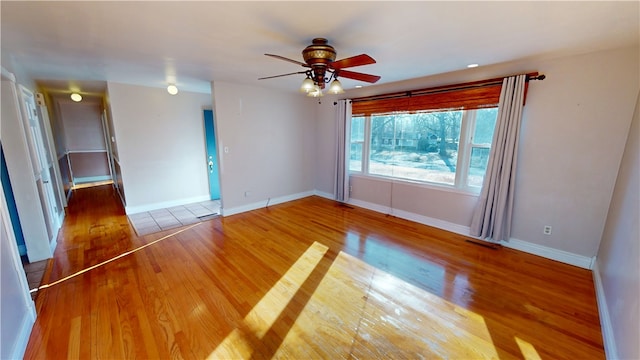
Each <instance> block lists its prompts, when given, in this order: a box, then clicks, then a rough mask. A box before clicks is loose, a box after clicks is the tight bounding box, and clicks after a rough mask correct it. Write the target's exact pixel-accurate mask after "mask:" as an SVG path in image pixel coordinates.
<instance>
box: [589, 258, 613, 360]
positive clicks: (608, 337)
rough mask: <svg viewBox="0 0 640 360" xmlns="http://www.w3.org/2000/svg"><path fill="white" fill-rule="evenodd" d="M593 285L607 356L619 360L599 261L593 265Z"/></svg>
mask: <svg viewBox="0 0 640 360" xmlns="http://www.w3.org/2000/svg"><path fill="white" fill-rule="evenodd" d="M593 283H594V285H595V288H596V300H597V301H598V313H599V314H600V327H601V328H602V339H603V341H604V351H605V355H606V357H607V359H619V358H618V347H617V346H616V339H615V337H614V336H613V325H611V317H610V316H609V308H608V307H607V299H606V297H605V294H604V287H603V285H602V277H601V276H600V269H599V268H598V261H597V259H596V261H594V264H593Z"/></svg>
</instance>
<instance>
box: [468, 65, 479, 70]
mask: <svg viewBox="0 0 640 360" xmlns="http://www.w3.org/2000/svg"><path fill="white" fill-rule="evenodd" d="M467 67H468V68H469V69H471V68H474V67H478V64H469V65H467Z"/></svg>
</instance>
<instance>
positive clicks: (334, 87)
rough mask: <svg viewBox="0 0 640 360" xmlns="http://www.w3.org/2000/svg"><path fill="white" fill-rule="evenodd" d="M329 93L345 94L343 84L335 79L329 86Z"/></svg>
mask: <svg viewBox="0 0 640 360" xmlns="http://www.w3.org/2000/svg"><path fill="white" fill-rule="evenodd" d="M329 93H331V94H344V89H343V88H342V84H341V83H340V81H339V80H338V79H334V80H333V81H332V82H331V85H329Z"/></svg>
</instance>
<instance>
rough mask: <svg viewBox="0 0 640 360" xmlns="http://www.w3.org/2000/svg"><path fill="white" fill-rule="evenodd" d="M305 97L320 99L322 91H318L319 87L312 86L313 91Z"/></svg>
mask: <svg viewBox="0 0 640 360" xmlns="http://www.w3.org/2000/svg"><path fill="white" fill-rule="evenodd" d="M307 96H310V97H322V96H323V94H322V89H320V86H318V85H313V90H311V91H309V93H307Z"/></svg>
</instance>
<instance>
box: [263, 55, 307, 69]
mask: <svg viewBox="0 0 640 360" xmlns="http://www.w3.org/2000/svg"><path fill="white" fill-rule="evenodd" d="M265 55H266V56H271V57H272V58H276V59H280V60H284V61H288V62H292V63H294V64H298V65H302V66H304V67H309V65H308V64H305V63H303V62H301V61H298V60H293V59H289V58H286V57H284V56H280V55H273V54H265Z"/></svg>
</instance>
